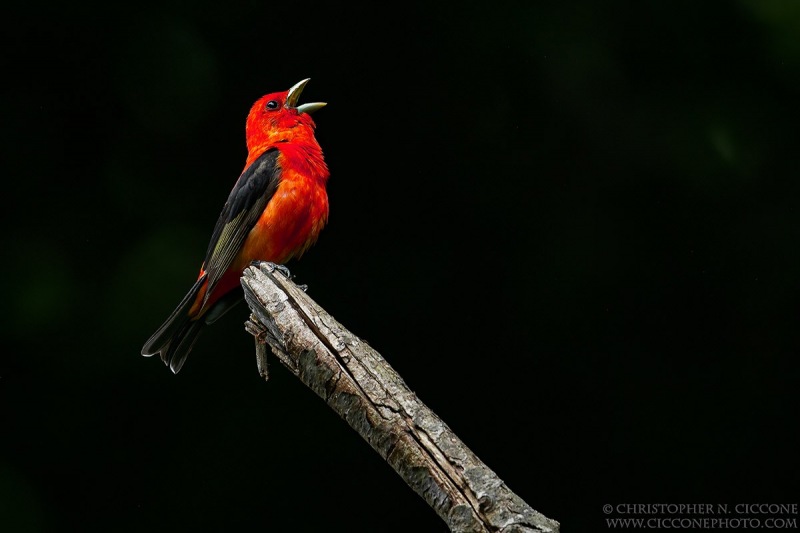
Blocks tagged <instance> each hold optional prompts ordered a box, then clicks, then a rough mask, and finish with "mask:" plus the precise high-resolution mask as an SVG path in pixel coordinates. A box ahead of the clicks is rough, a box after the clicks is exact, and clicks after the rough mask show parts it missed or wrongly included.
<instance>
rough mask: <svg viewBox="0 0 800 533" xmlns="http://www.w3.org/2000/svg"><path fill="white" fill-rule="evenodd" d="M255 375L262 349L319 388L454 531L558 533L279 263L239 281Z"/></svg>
mask: <svg viewBox="0 0 800 533" xmlns="http://www.w3.org/2000/svg"><path fill="white" fill-rule="evenodd" d="M242 286H243V287H244V292H245V299H246V300H247V303H248V305H249V306H250V309H251V311H252V313H253V314H252V315H251V317H250V321H248V323H247V324H246V329H247V330H248V331H249V332H250V333H251V334H253V335H254V336H256V352H257V357H258V368H259V373H260V374H261V375H262V376H264V377H265V378H266V377H267V367H266V350H265V349H264V343H265V342H266V343H268V344H269V345H270V347H271V348H272V351H273V353H274V354H275V355H276V356H277V357H278V359H279V360H280V361H281V363H283V365H284V366H286V368H288V369H289V371H291V372H292V373H293V374H294V375H296V376H297V377H299V378H300V380H301V381H303V383H305V384H306V385H307V386H308V387H309V388H311V389H312V390H313V391H314V392H316V393H317V394H318V395H319V396H320V397H322V399H323V400H325V401H326V402H327V404H328V405H329V406H330V407H331V408H332V409H333V410H334V411H336V412H337V413H338V414H339V415H340V416H341V417H342V418H344V419H345V420H346V421H347V423H348V424H350V426H351V427H352V428H353V429H355V430H356V431H358V433H359V434H360V435H361V436H362V437H363V438H364V439H365V440H366V441H367V442H369V444H370V445H371V446H372V448H373V449H375V451H377V452H378V453H379V454H380V455H381V457H383V458H384V459H385V460H386V461H387V462H388V463H389V464H390V465H391V466H392V468H394V470H395V471H396V472H397V473H398V474H400V476H401V477H402V478H403V480H404V481H405V482H406V483H407V484H408V485H409V486H410V487H411V488H412V489H413V490H414V491H415V492H416V493H417V494H419V495H420V496H422V498H423V499H424V500H425V501H426V502H428V505H430V506H431V507H432V508H433V509H434V510H435V511H436V513H437V514H438V515H439V516H440V517H441V518H442V519H443V520H444V521H445V522H446V523H447V525H448V527H449V528H450V530H451V531H453V532H502V533H512V532H518V533H522V532H525V533H528V532H545V531H548V532H558V531H559V523H558V522H556V521H555V520H552V519H549V518H547V517H545V516H544V515H542V514H541V513H539V512H537V511H535V510H534V509H532V508H531V507H530V506H529V505H528V504H527V503H525V502H524V501H523V500H522V499H521V498H520V497H519V496H517V495H516V494H514V493H513V492H511V490H510V489H509V488H508V487H506V485H505V484H504V483H503V482H502V480H500V478H498V477H497V475H496V474H495V473H494V472H493V471H492V470H490V469H489V468H488V467H487V466H486V465H485V464H483V463H482V462H481V461H480V459H478V457H477V456H475V454H474V453H472V451H470V450H469V448H467V447H466V446H465V445H464V443H463V442H461V440H459V438H458V437H456V435H455V434H454V433H453V432H452V431H451V430H450V428H448V427H447V425H446V424H445V423H444V422H442V420H441V419H440V418H439V417H438V416H436V414H434V413H433V411H431V410H430V409H429V408H428V407H427V406H425V405H424V404H423V403H422V402H421V401H420V400H419V399H418V398H417V396H416V395H415V394H414V393H413V392H411V390H409V388H408V387H407V386H406V384H405V383H404V382H403V380H402V379H401V378H400V376H399V375H398V374H397V373H396V372H395V371H394V369H392V367H391V366H389V364H388V363H387V362H386V361H385V360H384V359H383V357H381V355H380V354H379V353H378V352H376V351H375V350H373V349H372V348H371V347H370V346H368V345H367V344H366V343H365V342H364V341H362V340H361V339H359V338H358V337H356V336H355V335H353V334H352V333H351V332H349V331H348V330H347V329H345V328H344V327H343V326H342V325H341V324H339V323H338V322H337V321H336V320H335V319H334V318H333V317H331V316H330V315H329V314H328V313H327V312H325V310H323V309H322V308H321V307H319V306H318V305H317V304H316V303H315V302H314V301H313V300H312V299H311V298H310V297H309V296H308V295H307V294H306V293H305V292H304V291H303V290H301V289H300V288H298V287H297V285H295V284H294V283H293V282H292V281H291V280H289V279H287V278H286V277H285V276H283V275H282V274H280V272H279V270H277V269H276V267H275V265H273V264H271V263H261V264H259V265H257V266H256V265H254V266H251V267H248V268H247V269H246V270H245V271H244V273H243V277H242Z"/></svg>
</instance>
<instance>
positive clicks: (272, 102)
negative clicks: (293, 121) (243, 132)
mask: <svg viewBox="0 0 800 533" xmlns="http://www.w3.org/2000/svg"><path fill="white" fill-rule="evenodd" d="M278 105H279V104H278V101H277V100H270V101H269V102H267V109H278Z"/></svg>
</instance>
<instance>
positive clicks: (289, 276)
mask: <svg viewBox="0 0 800 533" xmlns="http://www.w3.org/2000/svg"><path fill="white" fill-rule="evenodd" d="M250 266H254V267H257V268H261V267H262V266H264V267H266V268H267V271H268V272H275V271H276V270H277V271H278V272H280V273H281V275H282V276H283V277H284V278H286V279H288V280H293V279H294V276H292V273H291V272H289V269H288V268H286V265H279V264H277V263H271V262H269V261H250ZM297 288H298V289H300V290H301V291H303V292H307V291H308V285H305V284H304V285H297Z"/></svg>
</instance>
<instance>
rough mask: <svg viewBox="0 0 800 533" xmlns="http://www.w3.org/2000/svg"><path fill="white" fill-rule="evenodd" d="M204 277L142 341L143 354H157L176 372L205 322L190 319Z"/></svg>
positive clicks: (204, 278) (204, 277)
mask: <svg viewBox="0 0 800 533" xmlns="http://www.w3.org/2000/svg"><path fill="white" fill-rule="evenodd" d="M205 280H206V276H205V275H204V276H203V277H201V278H200V279H198V280H197V282H196V283H195V284H194V285H193V286H192V288H191V289H190V290H189V292H188V293H187V294H186V296H184V297H183V300H181V303H179V304H178V307H177V308H176V309H175V310H174V311H173V312H172V314H171V315H169V318H167V320H166V321H164V323H163V324H161V327H160V328H158V329H157V330H156V332H155V333H153V336H152V337H150V339H148V341H147V342H146V343H144V347H143V348H142V355H144V356H145V357H150V356H151V355H155V354H158V355H159V356H161V360H162V361H164V364H165V365H167V366H168V367H169V368H170V370H172V372H173V373H175V374H177V373H178V372H179V371H180V369H181V367H182V366H183V363H184V362H185V361H186V356H187V355H189V352H190V351H192V346H194V343H195V341H196V340H197V336H198V335H200V331H202V329H203V326H204V325H205V323H206V322H205V320H202V319H200V320H191V319H190V318H189V309H191V307H192V304H194V301H195V299H197V294H198V293H199V292H200V289H201V288H202V286H203V282H205Z"/></svg>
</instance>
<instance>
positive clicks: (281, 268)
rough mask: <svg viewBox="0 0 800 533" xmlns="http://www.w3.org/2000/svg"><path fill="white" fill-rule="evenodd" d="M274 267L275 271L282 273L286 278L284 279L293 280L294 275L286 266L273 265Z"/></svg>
mask: <svg viewBox="0 0 800 533" xmlns="http://www.w3.org/2000/svg"><path fill="white" fill-rule="evenodd" d="M273 267H274V270H277V271H278V272H280V273H281V274H283V277H284V278H286V279H292V273H291V272H289V269H288V268H286V267H285V266H284V265H277V264H273Z"/></svg>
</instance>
